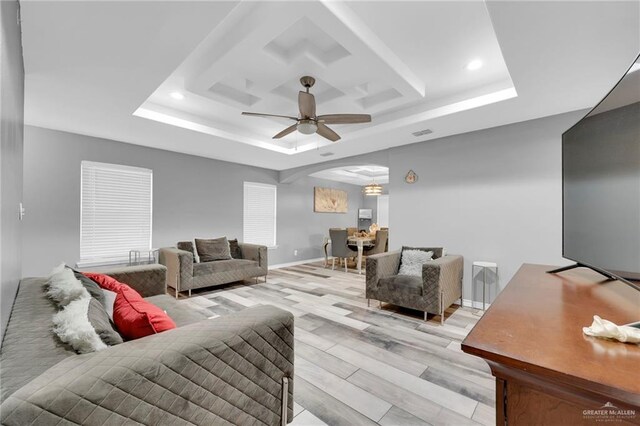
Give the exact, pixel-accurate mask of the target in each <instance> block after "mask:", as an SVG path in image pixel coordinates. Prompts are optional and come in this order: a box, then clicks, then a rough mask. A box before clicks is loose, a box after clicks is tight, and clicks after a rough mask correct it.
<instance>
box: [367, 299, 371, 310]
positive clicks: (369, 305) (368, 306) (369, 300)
mask: <svg viewBox="0 0 640 426" xmlns="http://www.w3.org/2000/svg"><path fill="white" fill-rule="evenodd" d="M370 307H371V299H367V308H370Z"/></svg>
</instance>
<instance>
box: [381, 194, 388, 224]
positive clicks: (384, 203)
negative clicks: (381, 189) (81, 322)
mask: <svg viewBox="0 0 640 426" xmlns="http://www.w3.org/2000/svg"><path fill="white" fill-rule="evenodd" d="M378 226H380V227H381V228H388V227H389V196H388V195H378Z"/></svg>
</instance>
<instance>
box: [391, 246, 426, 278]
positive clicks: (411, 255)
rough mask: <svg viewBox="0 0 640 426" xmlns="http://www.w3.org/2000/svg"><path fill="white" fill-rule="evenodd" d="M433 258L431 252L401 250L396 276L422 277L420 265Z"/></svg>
mask: <svg viewBox="0 0 640 426" xmlns="http://www.w3.org/2000/svg"><path fill="white" fill-rule="evenodd" d="M431 258H433V252H432V251H422V250H402V259H401V262H400V271H399V272H398V275H411V276H414V277H421V276H422V265H423V264H425V263H427V262H428V261H429V260H431Z"/></svg>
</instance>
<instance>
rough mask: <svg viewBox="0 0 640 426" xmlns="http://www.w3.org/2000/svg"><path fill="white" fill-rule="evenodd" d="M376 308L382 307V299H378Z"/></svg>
mask: <svg viewBox="0 0 640 426" xmlns="http://www.w3.org/2000/svg"><path fill="white" fill-rule="evenodd" d="M378 309H382V300H378Z"/></svg>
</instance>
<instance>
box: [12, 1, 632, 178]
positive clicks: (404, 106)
mask: <svg viewBox="0 0 640 426" xmlns="http://www.w3.org/2000/svg"><path fill="white" fill-rule="evenodd" d="M21 3H22V16H23V44H24V56H25V68H26V100H25V121H26V122H27V124H32V125H37V126H42V127H48V128H54V129H59V130H66V131H71V132H76V133H81V134H88V135H92V136H100V137H105V138H110V139H115V140H120V141H123V142H129V143H134V144H138V145H144V146H151V147H156V148H161V149H168V150H172V151H177V152H184V153H188V154H194V155H200V156H204V157H210V158H217V159H222V160H228V161H235V162H239V163H245V164H251V165H255V166H261V167H267V168H271V169H277V170H283V169H287V168H292V167H298V166H302V165H307V164H313V163H318V162H322V161H324V160H326V158H324V157H322V156H321V154H322V153H324V152H326V151H327V150H329V149H330V150H331V152H333V153H334V154H335V155H333V156H332V157H331V159H336V158H342V157H346V156H352V155H358V154H362V153H366V152H371V151H375V150H380V149H385V148H388V147H392V146H399V145H404V144H408V143H414V142H418V141H423V140H428V139H433V138H438V137H443V136H448V135H451V134H456V133H463V132H469V131H473V130H478V129H482V128H487V127H493V126H497V125H503V124H508V123H512V122H517V121H523V120H528V119H534V118H538V117H543V116H547V115H552V114H557V113H562V112H566V111H572V110H576V109H582V108H588V107H592V106H593V105H595V104H596V103H597V102H598V101H599V100H600V98H601V97H602V96H604V95H605V94H606V93H607V92H608V90H609V89H610V88H611V87H612V85H613V84H615V82H616V81H617V80H618V79H619V78H620V77H621V75H622V74H623V73H624V71H625V70H626V69H627V68H628V66H629V65H630V63H631V62H632V61H633V60H634V59H635V56H636V55H637V54H638V51H640V39H639V37H638V34H640V3H639V2H637V1H632V2H590V1H587V2H575V1H573V2H558V1H556V2H535V1H534V2H525V1H511V2H507V1H496V2H487V3H485V2H482V1H467V2H433V1H424V2H418V1H413V2H398V1H395V2H390V1H389V2H384V1H357V2H338V1H305V2H267V1H264V2H248V1H245V2H236V1H234V2H186V1H182V2H161V1H160V2H146V1H140V2H94V1H83V2H56V1H46V2H37V1H28V0H27V1H24V0H23V1H22V2H21ZM473 59H480V60H482V62H483V64H484V66H483V67H482V68H480V69H479V70H476V71H469V70H467V69H465V65H466V64H467V63H468V62H469V61H471V60H473ZM302 75H312V76H314V77H316V79H317V83H316V85H315V86H314V87H313V88H312V90H311V91H312V93H314V94H315V95H316V99H317V101H318V113H319V114H326V113H363V112H366V113H370V114H372V116H373V121H372V123H370V124H362V125H335V126H334V130H336V131H337V132H338V133H339V134H340V135H341V136H342V140H340V141H339V142H337V143H333V144H332V143H330V142H328V141H325V140H323V139H322V138H320V137H318V136H316V135H312V136H303V135H301V134H299V133H297V132H294V133H292V134H291V135H289V136H287V137H285V138H284V139H282V140H279V141H274V140H272V139H271V136H272V135H273V134H275V133H277V132H279V131H280V130H282V129H283V128H284V127H286V126H287V125H289V123H287V122H284V123H283V122H279V121H276V120H271V119H264V118H255V117H246V116H241V115H240V112H241V111H254V112H267V113H274V114H285V115H296V113H297V107H296V100H295V97H296V92H297V91H298V90H299V89H300V86H299V83H298V79H299V78H300V77H301V76H302ZM174 91H179V92H180V93H183V94H184V95H185V99H183V100H175V99H173V98H172V97H171V96H169V94H170V93H171V92H174ZM426 128H428V129H431V130H433V133H431V134H429V135H426V136H421V137H415V136H413V135H412V134H411V133H412V132H415V131H418V130H422V129H426Z"/></svg>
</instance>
